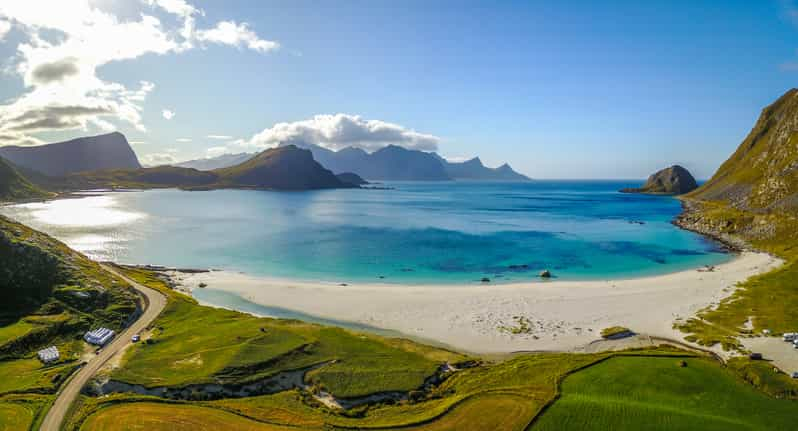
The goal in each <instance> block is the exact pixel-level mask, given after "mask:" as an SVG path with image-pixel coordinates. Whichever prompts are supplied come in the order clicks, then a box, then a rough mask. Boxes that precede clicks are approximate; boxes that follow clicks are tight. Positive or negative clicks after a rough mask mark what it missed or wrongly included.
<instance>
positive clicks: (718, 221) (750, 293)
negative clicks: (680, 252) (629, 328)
mask: <svg viewBox="0 0 798 431" xmlns="http://www.w3.org/2000/svg"><path fill="white" fill-rule="evenodd" d="M796 130H798V90H791V91H789V92H787V93H786V94H785V95H784V96H782V97H781V98H779V100H778V101H776V102H775V103H774V104H772V105H771V106H768V107H767V108H765V109H764V110H763V111H762V115H761V116H760V118H759V120H758V121H757V123H756V125H755V126H754V128H753V130H752V131H751V133H750V134H749V135H748V137H747V138H746V139H745V140H744V141H743V143H742V144H741V145H740V147H739V148H738V149H737V151H736V152H735V153H734V154H733V155H732V156H731V157H730V158H729V159H728V160H727V161H726V162H725V163H724V164H723V165H722V166H721V167H720V169H719V170H718V172H717V173H716V174H715V175H714V176H713V177H712V179H711V180H710V181H708V182H707V183H706V184H705V185H703V186H702V187H701V188H699V189H698V190H696V191H694V192H693V193H691V194H689V195H687V196H686V200H687V202H688V204H689V206H690V207H691V209H690V210H689V211H687V213H686V214H685V215H684V216H683V217H682V218H681V222H680V224H682V225H683V226H686V227H688V228H691V229H694V230H698V231H700V232H703V233H708V234H712V235H716V236H720V237H724V238H727V239H728V238H730V239H732V240H742V241H744V242H746V243H747V244H750V245H751V246H753V247H755V248H757V249H760V250H765V251H768V252H770V253H773V254H776V255H778V256H780V257H782V258H783V259H785V261H786V264H785V265H784V266H783V267H782V268H780V269H778V270H776V271H773V272H771V273H768V274H765V275H762V276H758V277H754V278H752V279H750V280H748V281H746V282H745V283H743V284H742V285H741V286H740V289H738V290H737V291H736V292H735V293H734V294H733V295H732V296H731V297H730V298H728V299H726V300H725V301H723V302H722V303H721V304H720V306H719V307H717V309H707V310H704V311H703V312H701V313H699V319H692V320H690V321H688V322H686V323H685V324H684V325H681V326H680V328H681V329H682V330H683V331H684V332H686V333H688V334H689V335H688V337H687V338H688V340H691V341H696V342H698V343H700V344H703V345H707V346H709V345H714V344H722V345H723V347H724V348H726V349H735V348H740V347H741V346H740V344H739V342H738V340H737V337H740V336H748V335H749V334H750V333H751V331H748V330H746V329H745V327H744V325H745V323H746V321H748V320H749V318H750V319H751V324H752V325H753V332H755V333H761V331H762V330H763V329H770V330H771V331H773V332H774V334H780V333H782V332H789V331H795V330H798V286H797V285H796V284H795V280H798V217H797V216H798V214H796V208H798V207H796V204H798V199H797V198H796V196H798V170H797V169H794V166H798V132H796Z"/></svg>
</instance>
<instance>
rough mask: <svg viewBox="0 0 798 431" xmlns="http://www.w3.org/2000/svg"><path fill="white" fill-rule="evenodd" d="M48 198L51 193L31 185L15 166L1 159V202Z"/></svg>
mask: <svg viewBox="0 0 798 431" xmlns="http://www.w3.org/2000/svg"><path fill="white" fill-rule="evenodd" d="M48 196H50V194H49V193H47V192H45V191H44V190H41V189H39V188H38V187H36V186H35V185H33V184H31V182H30V181H28V180H27V179H26V178H25V177H24V176H23V175H22V174H21V173H20V172H19V171H18V170H17V169H16V168H15V167H14V166H13V165H11V164H10V163H8V161H6V160H5V159H3V158H2V157H0V201H12V200H19V199H34V198H45V197H48Z"/></svg>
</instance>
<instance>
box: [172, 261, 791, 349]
mask: <svg viewBox="0 0 798 431" xmlns="http://www.w3.org/2000/svg"><path fill="white" fill-rule="evenodd" d="M781 263H782V261H781V260H780V259H778V258H776V257H773V256H770V255H768V254H765V253H757V252H751V251H744V252H742V253H740V254H739V255H737V256H736V257H735V258H733V259H732V260H731V261H729V262H726V263H723V264H720V265H717V266H716V267H715V268H714V270H713V271H701V270H696V269H692V270H686V271H680V272H676V273H670V274H665V275H657V276H650V277H642V278H635V279H623V280H593V281H570V280H551V281H536V282H529V283H507V284H485V285H473V284H469V285H449V284H443V285H434V284H423V285H397V284H377V283H348V284H347V285H345V286H343V285H338V284H335V283H322V282H307V281H296V280H286V279H277V278H268V277H256V276H249V275H245V274H241V273H234V272H226V271H213V272H208V273H194V274H173V275H174V276H175V278H176V279H177V280H178V281H179V282H180V283H181V284H182V285H183V286H185V287H187V288H189V289H191V288H194V287H197V286H199V284H200V283H204V284H206V285H207V287H206V289H216V290H221V291H225V292H229V293H233V294H235V295H238V296H240V297H241V298H243V299H244V300H246V301H250V302H252V303H255V304H259V305H263V306H274V307H280V308H283V309H287V310H296V311H299V312H302V313H306V314H310V315H314V316H319V317H321V318H325V319H332V320H344V321H348V322H354V323H358V324H363V325H368V326H373V327H377V328H384V329H388V330H392V331H397V332H399V333H402V334H406V335H408V336H410V337H419V338H423V339H431V340H435V341H438V342H440V343H443V344H445V345H447V346H451V347H453V348H456V349H460V350H463V351H467V352H474V353H510V352H513V351H519V350H538V351H540V350H556V351H569V350H577V349H579V348H580V347H582V346H585V345H586V344H588V343H590V342H591V341H593V340H595V339H597V338H599V335H598V334H599V332H600V331H601V329H603V328H606V327H609V326H615V325H621V326H626V327H629V328H632V329H633V330H635V331H636V332H640V333H644V334H647V335H652V336H659V337H664V338H675V339H681V338H683V334H681V333H680V332H679V331H677V330H674V329H673V323H674V322H675V321H677V320H679V319H686V318H689V317H691V316H693V315H695V313H696V312H698V311H699V310H701V309H703V308H705V307H708V306H713V305H715V304H717V303H718V302H719V301H721V300H722V299H724V298H726V297H728V296H729V295H731V294H732V293H733V292H734V289H735V286H736V284H737V283H739V282H741V281H744V280H746V279H748V278H749V277H751V276H753V275H756V274H761V273H764V272H768V271H770V270H772V269H774V268H776V267H778V266H779V265H781Z"/></svg>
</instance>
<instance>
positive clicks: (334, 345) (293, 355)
mask: <svg viewBox="0 0 798 431" xmlns="http://www.w3.org/2000/svg"><path fill="white" fill-rule="evenodd" d="M127 273H128V274H129V275H130V276H131V277H133V278H134V279H136V280H137V281H139V282H141V283H144V284H146V285H149V286H151V287H154V288H156V289H159V290H161V291H163V292H165V293H166V294H167V295H168V298H169V302H168V304H167V307H166V309H165V310H164V312H163V313H162V314H161V316H160V317H159V318H158V319H157V320H156V322H155V323H154V325H153V327H154V330H153V335H152V343H139V344H138V345H136V346H134V347H132V348H131V349H129V351H128V352H127V353H126V355H125V358H124V360H123V364H124V366H123V367H121V368H119V369H118V370H117V371H115V372H114V374H113V375H112V376H111V377H112V378H113V379H115V380H120V381H124V382H128V383H135V384H141V385H144V386H147V387H157V386H181V385H187V384H197V383H210V382H222V383H239V382H245V381H251V380H255V379H259V378H263V377H268V376H270V375H273V374H275V373H277V372H280V371H286V370H295V369H301V368H305V367H309V366H311V365H315V364H322V363H325V362H329V361H336V362H335V363H330V364H328V365H325V366H322V367H321V368H318V369H316V370H314V371H313V372H312V373H310V374H309V376H308V379H309V383H314V384H315V383H317V384H319V385H321V386H323V387H324V388H326V389H327V390H328V391H331V392H332V393H334V394H335V395H336V396H339V397H357V396H362V395H368V394H372V393H376V392H385V391H410V390H413V389H416V388H418V387H420V386H421V385H422V384H423V382H424V379H425V378H426V377H428V376H430V375H432V374H434V373H435V372H436V371H437V369H438V367H439V366H440V365H441V364H442V363H444V362H459V361H462V360H465V359H466V357H465V356H463V355H460V354H457V353H452V352H448V351H445V350H441V349H436V348H432V347H427V346H422V345H420V344H417V343H413V342H410V341H407V340H392V339H385V338H381V337H377V336H374V335H369V334H359V333H354V332H350V331H347V330H343V329H339V328H330V327H323V326H319V325H314V324H307V323H303V322H298V321H290V320H276V319H266V318H258V317H254V316H251V315H248V314H244V313H240V312H236V311H229V310H223V309H218V308H212V307H205V306H201V305H198V304H197V303H196V302H195V301H194V300H193V299H191V298H189V297H187V296H185V295H182V294H179V293H176V292H173V291H169V290H168V288H167V287H166V286H165V285H164V284H163V282H162V281H160V280H159V279H157V278H155V277H153V276H152V275H151V274H149V275H148V274H147V273H146V272H144V271H140V270H128V272H127Z"/></svg>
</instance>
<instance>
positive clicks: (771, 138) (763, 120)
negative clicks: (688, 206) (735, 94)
mask: <svg viewBox="0 0 798 431" xmlns="http://www.w3.org/2000/svg"><path fill="white" fill-rule="evenodd" d="M797 192H798V89H795V88H794V89H792V90H790V91H788V92H786V93H785V94H784V95H783V96H781V97H780V98H779V99H778V100H776V102H774V103H773V104H772V105H770V106H768V107H766V108H765V109H764V110H762V114H761V115H760V116H759V120H757V122H756V124H755V125H754V128H753V129H752V130H751V132H750V133H749V134H748V136H747V137H746V138H745V140H744V141H743V142H742V143H741V144H740V146H739V147H738V148H737V151H735V152H734V154H732V156H731V157H730V158H729V159H728V160H726V162H725V163H723V165H722V166H721V167H720V169H718V171H717V172H716V173H715V175H713V176H712V178H711V179H710V180H709V181H707V183H706V184H704V185H703V186H702V187H701V188H700V189H698V190H696V191H695V192H693V193H691V194H690V197H692V198H695V199H701V200H709V201H724V202H728V203H729V204H731V205H732V206H734V207H735V208H738V209H741V210H751V211H762V210H767V209H774V210H795V209H798V196H797V195H796V193H797Z"/></svg>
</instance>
